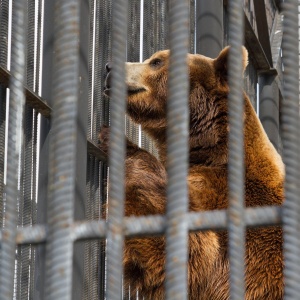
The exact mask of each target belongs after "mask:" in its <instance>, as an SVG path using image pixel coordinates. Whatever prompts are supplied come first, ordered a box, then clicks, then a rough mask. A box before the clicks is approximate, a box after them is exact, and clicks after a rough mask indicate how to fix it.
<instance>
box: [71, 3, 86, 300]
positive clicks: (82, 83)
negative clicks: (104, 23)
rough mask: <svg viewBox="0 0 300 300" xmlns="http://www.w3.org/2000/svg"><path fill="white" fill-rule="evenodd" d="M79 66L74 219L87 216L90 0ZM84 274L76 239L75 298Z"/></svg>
mask: <svg viewBox="0 0 300 300" xmlns="http://www.w3.org/2000/svg"><path fill="white" fill-rule="evenodd" d="M79 5H80V6H79V14H80V15H79V20H80V34H79V52H78V53H80V56H79V57H80V60H79V70H78V72H79V73H78V77H77V78H78V83H79V84H78V87H79V91H78V95H79V97H78V101H77V105H78V107H77V111H78V115H77V118H76V122H77V124H76V128H78V131H77V137H76V149H75V154H76V158H75V174H74V176H75V178H76V183H75V199H74V201H75V203H74V220H75V221H78V220H84V219H85V210H86V170H87V146H86V138H87V123H88V120H87V116H88V106H87V99H88V95H89V85H88V83H89V81H88V79H89V73H88V68H89V64H88V61H89V41H90V39H89V38H90V0H80V2H79ZM83 274H84V242H76V243H75V245H74V257H73V274H72V275H73V279H72V282H73V290H72V300H79V299H82V295H83Z"/></svg>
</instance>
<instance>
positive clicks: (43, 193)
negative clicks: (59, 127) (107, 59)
mask: <svg viewBox="0 0 300 300" xmlns="http://www.w3.org/2000/svg"><path fill="white" fill-rule="evenodd" d="M42 11H44V12H47V13H44V15H43V20H44V24H43V25H44V26H43V28H42V30H43V45H42V52H43V60H42V74H41V76H42V88H41V95H42V97H43V99H45V100H47V103H48V104H49V105H50V106H52V104H53V101H52V87H51V84H49V83H50V82H51V80H52V76H53V53H54V49H53V47H54V28H53V19H54V1H47V0H46V1H44V8H43V9H42ZM49 132H50V120H49V119H46V118H45V117H43V116H41V122H40V149H38V151H39V152H40V159H39V179H38V181H39V189H38V202H37V224H47V199H48V181H49V177H48V170H49V144H50V143H49V139H50V135H49ZM45 255H46V245H45V244H41V245H38V246H37V248H36V258H35V276H34V279H35V293H34V300H39V299H43V297H44V295H45V260H46V258H45Z"/></svg>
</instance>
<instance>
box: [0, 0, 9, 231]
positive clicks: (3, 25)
mask: <svg viewBox="0 0 300 300" xmlns="http://www.w3.org/2000/svg"><path fill="white" fill-rule="evenodd" d="M8 14H9V1H8V0H0V65H1V66H3V67H5V68H7V48H8ZM5 120H6V88H5V87H3V86H0V228H2V226H3V212H4V200H3V198H4V197H3V193H4V157H5V130H6V128H5V127H6V125H5V122H6V121H5Z"/></svg>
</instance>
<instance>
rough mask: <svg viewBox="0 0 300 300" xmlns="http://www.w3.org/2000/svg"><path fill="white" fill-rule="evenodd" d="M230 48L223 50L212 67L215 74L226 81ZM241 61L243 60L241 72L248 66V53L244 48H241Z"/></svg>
mask: <svg viewBox="0 0 300 300" xmlns="http://www.w3.org/2000/svg"><path fill="white" fill-rule="evenodd" d="M229 51H230V47H229V46H228V47H226V48H224V49H223V50H222V51H221V52H220V54H219V56H218V57H217V58H216V59H215V60H214V67H215V70H216V74H217V75H218V76H220V77H222V78H225V79H227V73H228V57H229ZM242 57H243V58H242V59H243V72H244V71H245V69H246V67H247V65H248V51H247V50H246V48H245V47H244V46H242Z"/></svg>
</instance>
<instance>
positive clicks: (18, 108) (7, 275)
mask: <svg viewBox="0 0 300 300" xmlns="http://www.w3.org/2000/svg"><path fill="white" fill-rule="evenodd" d="M25 4H26V3H25V1H24V0H16V1H14V2H13V16H12V24H13V25H12V47H11V51H12V52H11V73H12V77H11V80H10V99H9V120H8V144H7V147H8V149H9V151H7V162H8V164H7V181H6V205H5V210H4V219H5V223H4V229H3V234H2V244H1V269H0V271H1V285H0V291H1V299H9V300H10V299H12V298H13V287H14V269H15V253H16V235H17V197H18V172H17V170H18V166H19V164H18V162H19V157H20V156H19V155H20V150H21V144H22V118H23V111H24V103H25V97H24V90H23V82H24V79H25V30H24V28H25ZM0 197H3V196H2V195H1V196H0Z"/></svg>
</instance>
